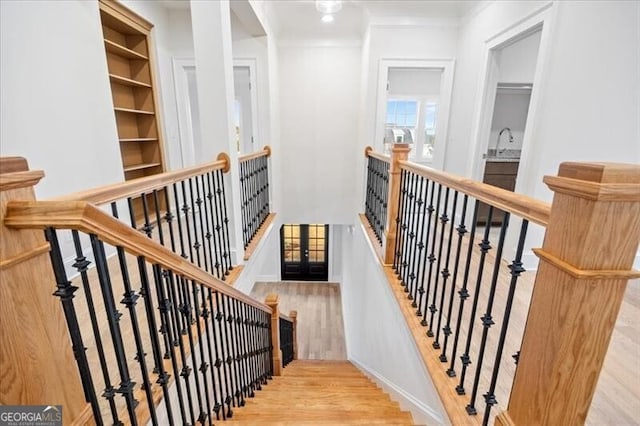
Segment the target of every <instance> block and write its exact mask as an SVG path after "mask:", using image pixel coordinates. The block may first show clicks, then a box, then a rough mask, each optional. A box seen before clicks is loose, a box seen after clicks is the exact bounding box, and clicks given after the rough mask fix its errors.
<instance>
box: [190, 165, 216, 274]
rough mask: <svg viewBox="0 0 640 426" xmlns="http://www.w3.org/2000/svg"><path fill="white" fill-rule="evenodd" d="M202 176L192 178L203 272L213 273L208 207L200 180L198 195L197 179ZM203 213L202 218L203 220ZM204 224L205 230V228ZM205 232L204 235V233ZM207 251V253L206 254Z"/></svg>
mask: <svg viewBox="0 0 640 426" xmlns="http://www.w3.org/2000/svg"><path fill="white" fill-rule="evenodd" d="M201 177H202V176H196V177H194V180H195V186H196V197H197V198H196V203H197V205H198V217H199V218H200V237H201V238H202V255H203V257H204V270H205V271H207V272H209V273H210V274H211V273H213V255H212V253H211V232H209V221H208V218H209V207H208V206H207V202H206V201H205V188H204V182H203V181H202V179H200V183H202V193H200V184H199V183H198V181H199V179H198V178H201ZM203 206H204V208H203ZM203 212H204V218H203ZM205 224H206V228H205ZM205 231H206V233H205ZM207 249H209V251H208V252H207Z"/></svg>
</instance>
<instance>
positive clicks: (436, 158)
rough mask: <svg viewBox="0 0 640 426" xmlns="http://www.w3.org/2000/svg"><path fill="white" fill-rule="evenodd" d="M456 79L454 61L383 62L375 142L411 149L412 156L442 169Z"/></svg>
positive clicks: (386, 147)
mask: <svg viewBox="0 0 640 426" xmlns="http://www.w3.org/2000/svg"><path fill="white" fill-rule="evenodd" d="M452 80H453V60H444V61H432V60H382V61H381V64H380V81H379V90H378V94H379V96H378V113H377V122H376V142H377V141H382V150H383V152H385V153H389V152H390V150H391V145H392V144H394V143H407V144H409V145H410V146H411V152H410V154H409V157H410V158H411V160H413V161H415V162H419V163H424V164H428V165H430V166H431V167H435V168H442V167H443V165H444V158H445V147H446V146H445V145H446V144H445V141H446V139H447V136H446V135H447V126H448V117H449V104H450V100H451V85H452Z"/></svg>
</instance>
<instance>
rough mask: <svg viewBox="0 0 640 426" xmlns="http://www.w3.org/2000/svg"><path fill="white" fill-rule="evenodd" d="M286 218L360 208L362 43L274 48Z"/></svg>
mask: <svg viewBox="0 0 640 426" xmlns="http://www.w3.org/2000/svg"><path fill="white" fill-rule="evenodd" d="M279 71H280V74H279V75H280V106H281V114H282V116H281V117H282V118H281V122H280V126H281V143H280V149H281V151H279V153H278V155H279V156H281V157H282V163H281V164H280V173H281V174H282V176H283V177H284V179H283V181H282V183H281V185H282V187H281V194H283V199H282V204H281V206H282V208H281V210H280V211H281V214H282V219H283V222H285V223H330V224H334V223H351V222H352V221H353V220H354V217H355V214H356V213H357V212H358V210H359V205H360V199H359V198H358V197H357V196H354V194H358V193H359V192H360V191H359V188H358V186H357V184H356V178H357V176H358V175H359V174H360V173H361V169H359V168H358V167H357V166H356V165H357V164H359V163H360V161H359V160H360V157H362V152H361V151H360V150H359V149H357V143H356V142H355V141H356V139H357V135H358V133H357V132H358V128H357V124H358V100H359V98H358V96H359V88H360V84H359V83H360V48H359V47H349V46H344V47H340V46H335V47H320V46H280V48H279Z"/></svg>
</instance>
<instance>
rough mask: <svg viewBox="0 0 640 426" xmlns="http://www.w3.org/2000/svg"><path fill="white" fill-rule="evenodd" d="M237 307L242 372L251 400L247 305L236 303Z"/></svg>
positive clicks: (252, 395)
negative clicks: (240, 336) (240, 331)
mask: <svg viewBox="0 0 640 426" xmlns="http://www.w3.org/2000/svg"><path fill="white" fill-rule="evenodd" d="M238 307H239V309H240V318H241V319H242V324H241V328H242V360H243V362H244V371H245V383H246V384H247V391H246V393H247V395H246V396H247V397H248V398H253V397H254V393H253V386H252V377H251V358H250V355H251V354H250V348H249V336H248V334H249V333H250V331H249V313H248V309H247V304H246V303H243V302H240V301H238Z"/></svg>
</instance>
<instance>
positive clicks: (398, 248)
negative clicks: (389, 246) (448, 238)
mask: <svg viewBox="0 0 640 426" xmlns="http://www.w3.org/2000/svg"><path fill="white" fill-rule="evenodd" d="M407 173H408V172H407V171H406V170H402V171H401V173H400V197H399V199H398V215H397V217H396V219H395V221H396V238H395V243H394V252H393V269H394V270H395V271H396V274H397V275H398V276H399V274H400V261H401V259H402V243H403V237H404V235H403V230H402V223H403V221H404V205H405V202H406V198H407V188H406V185H407Z"/></svg>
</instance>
